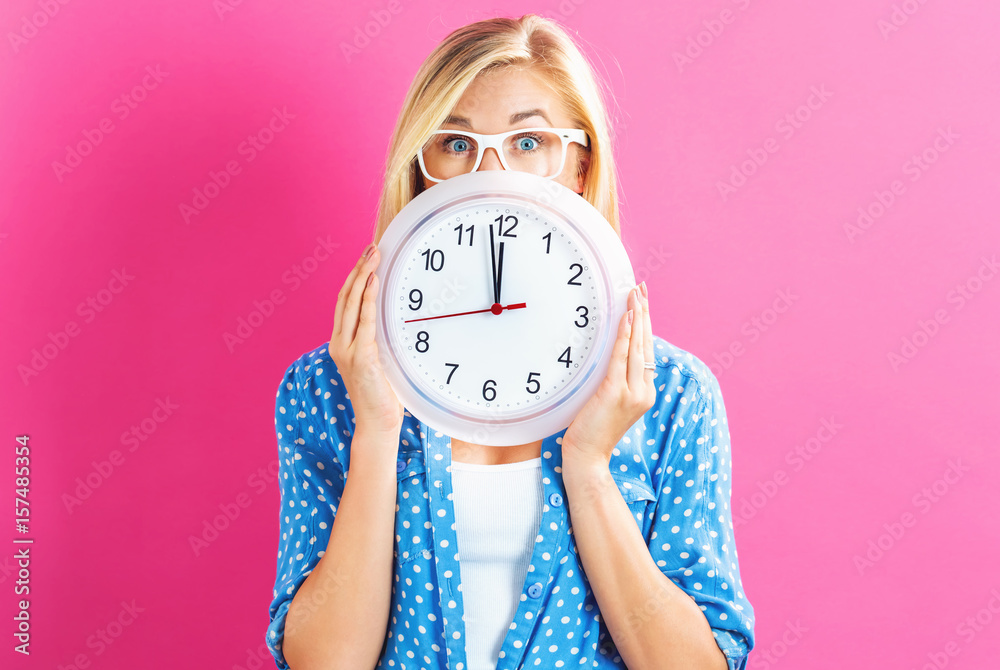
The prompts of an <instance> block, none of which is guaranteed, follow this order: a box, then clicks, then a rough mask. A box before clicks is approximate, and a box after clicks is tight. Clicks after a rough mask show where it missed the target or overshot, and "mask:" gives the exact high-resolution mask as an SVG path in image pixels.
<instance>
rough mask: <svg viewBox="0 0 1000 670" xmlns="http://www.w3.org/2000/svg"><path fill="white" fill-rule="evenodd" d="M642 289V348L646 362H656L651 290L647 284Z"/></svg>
mask: <svg viewBox="0 0 1000 670" xmlns="http://www.w3.org/2000/svg"><path fill="white" fill-rule="evenodd" d="M641 287H642V294H643V295H642V314H643V316H644V317H645V318H644V319H643V323H644V326H645V327H644V328H643V331H642V334H643V337H642V348H643V351H644V352H645V354H646V355H645V356H644V357H643V358H644V359H645V360H647V361H655V360H656V352H655V351H654V342H653V319H652V315H651V314H650V313H649V289H648V288H647V286H646V282H642V284H641ZM650 372H654V373H655V372H656V371H655V370H650ZM647 379H649V377H647Z"/></svg>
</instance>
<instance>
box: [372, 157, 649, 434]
mask: <svg viewBox="0 0 1000 670" xmlns="http://www.w3.org/2000/svg"><path fill="white" fill-rule="evenodd" d="M489 197H497V198H510V197H513V198H515V199H516V200H519V201H521V202H520V203H519V204H521V205H522V206H523V207H525V208H527V209H529V210H532V211H537V212H538V213H544V212H545V211H546V210H548V212H549V214H550V215H551V214H552V213H554V214H556V215H557V218H559V219H561V220H562V221H561V223H562V225H568V226H571V227H573V228H575V229H576V232H577V234H578V235H579V236H580V237H581V238H582V239H583V240H584V241H585V242H586V243H587V246H589V247H591V250H592V252H593V254H594V257H595V258H596V259H597V260H598V261H599V262H600V263H601V264H602V265H603V266H604V267H605V276H606V278H607V279H606V282H607V283H606V285H605V290H606V291H609V292H610V296H609V297H608V302H609V305H610V306H609V311H608V314H609V318H607V319H603V320H602V321H603V322H604V323H603V325H602V327H601V328H600V329H599V337H598V341H597V342H595V345H594V352H593V353H592V355H591V356H590V357H589V358H590V360H592V361H595V362H594V363H593V364H592V365H591V366H590V369H589V370H588V371H587V376H586V378H585V379H583V380H582V381H581V382H579V383H573V384H570V385H569V386H568V387H567V388H570V387H572V388H574V390H573V392H572V393H570V394H569V395H564V394H563V393H562V392H560V394H559V395H560V396H562V397H561V399H560V398H557V399H555V400H553V401H552V402H551V403H548V404H547V405H546V407H545V408H543V409H541V410H540V411H539V412H537V413H535V414H533V415H531V416H530V417H526V418H519V419H516V420H510V419H506V418H503V419H500V420H498V421H497V420H485V421H484V420H482V419H481V418H475V419H468V418H465V417H463V416H461V415H459V414H458V413H457V412H454V411H451V410H449V409H447V408H444V407H442V406H440V405H439V404H438V403H437V401H435V400H433V399H431V398H429V397H427V396H426V395H425V394H424V392H423V391H422V390H421V388H420V386H419V384H416V383H414V380H413V379H411V378H409V376H407V375H406V374H405V373H404V372H403V369H402V365H401V364H400V363H399V361H398V360H397V359H396V353H395V350H394V348H393V347H391V346H390V344H389V341H388V337H387V332H386V328H385V324H384V322H385V319H386V315H387V314H389V313H391V310H392V307H391V302H392V298H394V297H395V296H390V295H388V293H386V292H384V291H380V300H379V303H378V306H377V312H378V316H377V318H376V343H377V345H378V349H379V356H380V360H381V362H382V368H383V370H384V371H385V374H386V378H387V380H388V381H389V384H390V386H392V388H393V391H394V392H395V393H396V396H397V398H398V399H399V400H400V402H402V403H403V406H404V407H405V408H406V410H407V411H409V412H410V414H412V415H413V416H414V417H416V418H417V419H418V420H420V421H422V422H423V423H426V424H427V425H428V426H430V427H431V428H432V429H434V430H438V431H441V432H443V433H445V434H447V435H449V436H450V437H453V438H457V439H460V440H463V441H466V442H472V443H476V444H483V445H488V446H514V445H519V444H526V443H530V442H534V441H536V440H539V439H543V438H545V437H548V436H550V435H553V434H555V433H558V432H559V431H560V430H562V429H564V428H565V427H567V426H568V425H569V423H570V422H571V421H572V420H573V418H574V417H575V416H576V415H577V414H578V413H579V411H580V410H581V409H582V408H583V405H584V404H586V402H587V400H588V399H589V398H590V396H592V395H593V394H594V392H596V390H597V387H598V386H599V385H600V383H601V382H602V381H603V379H604V377H605V376H606V375H607V369H608V363H609V360H610V354H611V349H612V347H613V345H614V341H615V339H616V338H617V334H618V318H617V317H618V316H619V315H620V314H622V313H624V311H625V308H626V304H627V298H628V292H629V290H631V288H632V287H634V286H635V275H634V273H633V271H632V265H631V262H630V261H629V258H628V254H627V252H626V251H625V248H624V246H623V245H622V241H621V240H620V239H619V238H618V235H617V234H616V233H615V231H614V229H613V228H612V227H611V224H610V223H608V221H607V220H606V219H605V218H604V216H603V215H602V214H601V213H600V212H599V211H598V210H597V209H596V208H594V206H593V205H591V204H590V202H588V201H587V200H586V199H585V198H583V197H581V196H580V195H579V194H578V193H575V192H574V191H572V190H570V189H569V188H566V187H565V186H563V185H561V184H558V183H556V182H553V181H551V180H546V179H544V178H542V177H538V176H535V175H532V174H528V173H523V172H514V171H497V170H489V171H482V172H471V173H468V174H463V175H459V176H457V177H453V178H451V179H448V180H446V181H444V182H441V183H440V184H436V185H435V186H434V188H431V189H427V190H426V191H424V192H422V193H420V194H419V195H417V196H416V197H415V198H413V199H412V200H411V201H410V202H409V203H407V205H406V206H405V207H404V208H403V209H402V210H401V211H400V212H399V214H397V215H396V217H395V218H394V219H393V220H392V222H391V223H390V224H389V226H388V227H387V228H386V230H385V232H384V233H383V235H382V238H381V239H380V240H379V251H380V261H379V266H378V268H377V269H376V272H377V273H379V276H380V277H381V276H382V275H383V274H384V269H385V268H386V267H387V266H389V265H390V264H392V263H394V261H395V260H396V256H397V255H398V254H399V253H400V252H401V250H402V248H403V247H405V246H406V244H405V243H406V241H407V239H408V238H410V237H411V236H412V235H413V234H414V233H415V231H416V229H418V228H419V227H420V226H423V225H425V224H426V223H427V222H428V221H429V220H430V219H431V218H435V219H436V218H438V217H437V216H436V215H437V214H439V213H440V212H441V211H442V210H445V209H449V208H451V206H452V205H457V204H460V203H459V202H456V201H461V202H467V201H468V200H469V199H470V198H489ZM386 285H389V284H388V282H386ZM581 374H583V371H580V372H578V373H577V376H578V377H579V376H580V375H581ZM420 381H422V380H420Z"/></svg>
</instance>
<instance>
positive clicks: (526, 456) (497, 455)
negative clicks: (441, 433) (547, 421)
mask: <svg viewBox="0 0 1000 670" xmlns="http://www.w3.org/2000/svg"><path fill="white" fill-rule="evenodd" d="M541 455H542V441H541V440H537V441H535V442H529V443H528V444H519V445H516V446H512V447H489V446H486V445H483V444H473V443H472V442H463V441H462V440H457V439H455V438H452V440H451V460H453V461H458V462H459V463H474V464H478V465H503V464H506V463H519V462H521V461H528V460H531V459H532V458H538V457H539V456H541Z"/></svg>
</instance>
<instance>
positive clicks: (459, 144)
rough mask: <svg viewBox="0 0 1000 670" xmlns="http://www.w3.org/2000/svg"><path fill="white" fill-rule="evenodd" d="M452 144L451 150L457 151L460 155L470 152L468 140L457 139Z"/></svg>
mask: <svg viewBox="0 0 1000 670" xmlns="http://www.w3.org/2000/svg"><path fill="white" fill-rule="evenodd" d="M450 143H451V150H452V151H457V152H458V153H462V152H463V151H468V150H469V143H468V142H467V141H466V140H463V139H455V140H451V142H450Z"/></svg>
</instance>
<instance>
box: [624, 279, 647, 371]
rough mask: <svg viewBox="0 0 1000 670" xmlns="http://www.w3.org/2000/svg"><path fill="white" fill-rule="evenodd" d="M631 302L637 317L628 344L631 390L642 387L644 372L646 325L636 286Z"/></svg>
mask: <svg viewBox="0 0 1000 670" xmlns="http://www.w3.org/2000/svg"><path fill="white" fill-rule="evenodd" d="M629 302H630V303H631V306H632V310H633V313H634V314H635V318H634V319H632V334H631V336H630V337H629V345H628V376H627V379H628V387H629V389H631V390H636V389H638V388H640V387H641V386H642V384H643V381H642V376H643V375H642V373H643V366H642V364H643V362H644V360H645V359H644V358H643V353H642V352H643V347H642V339H643V338H642V331H643V328H644V327H645V326H644V325H643V323H642V321H643V314H642V303H641V302H640V300H639V289H638V288H634V289H632V292H631V293H630V294H629Z"/></svg>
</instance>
